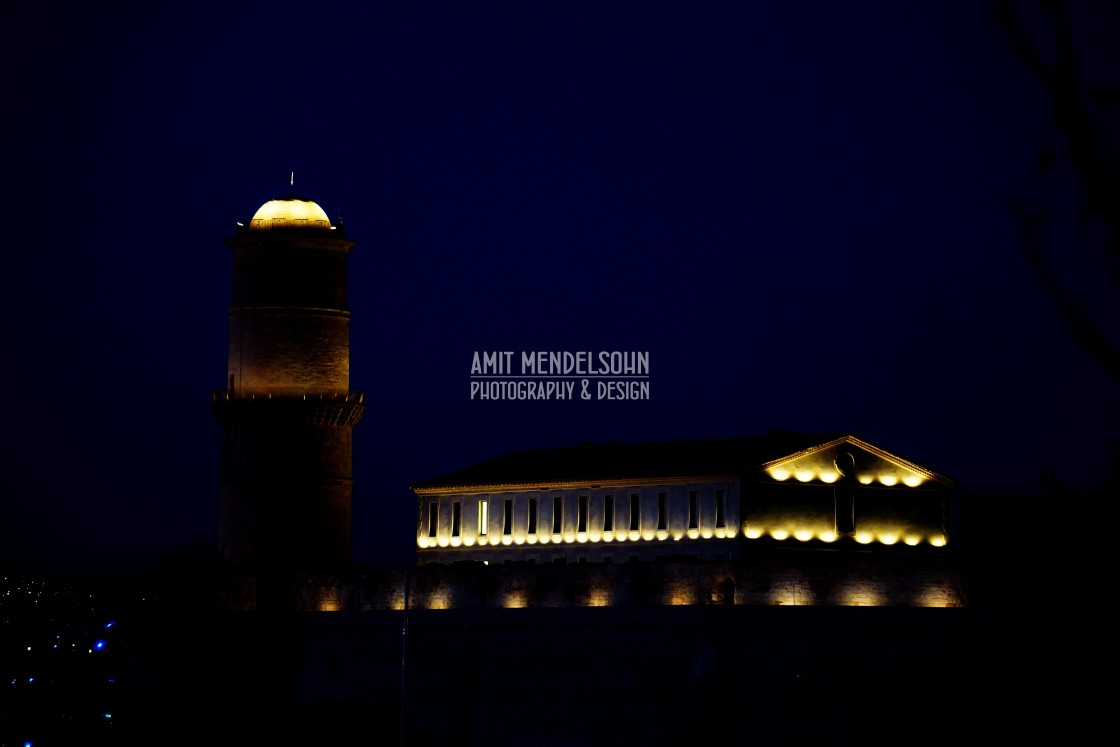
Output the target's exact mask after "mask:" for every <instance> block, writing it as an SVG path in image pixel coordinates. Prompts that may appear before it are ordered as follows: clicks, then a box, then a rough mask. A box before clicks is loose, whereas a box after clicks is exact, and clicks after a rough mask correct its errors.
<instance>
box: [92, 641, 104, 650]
mask: <svg viewBox="0 0 1120 747" xmlns="http://www.w3.org/2000/svg"><path fill="white" fill-rule="evenodd" d="M93 647H94V648H95V649H97V650H98V651H100V650H101V649H103V648H105V641H103V640H102V641H98V642H97V643H95V644H93Z"/></svg>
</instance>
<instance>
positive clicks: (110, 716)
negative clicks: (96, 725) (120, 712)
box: [105, 713, 113, 718]
mask: <svg viewBox="0 0 1120 747" xmlns="http://www.w3.org/2000/svg"><path fill="white" fill-rule="evenodd" d="M112 717H113V714H111V713H106V714H105V718H112Z"/></svg>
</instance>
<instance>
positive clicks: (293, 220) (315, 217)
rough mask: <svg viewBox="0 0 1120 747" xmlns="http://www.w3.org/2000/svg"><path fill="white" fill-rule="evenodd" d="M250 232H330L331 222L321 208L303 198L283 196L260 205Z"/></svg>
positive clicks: (250, 226)
mask: <svg viewBox="0 0 1120 747" xmlns="http://www.w3.org/2000/svg"><path fill="white" fill-rule="evenodd" d="M249 228H250V230H253V231H267V230H270V229H274V228H313V229H319V230H325V231H329V230H331V221H330V219H329V218H327V214H326V213H325V212H323V208H321V207H319V206H318V205H317V204H316V203H314V202H312V201H311V200H308V199H305V198H303V197H296V196H294V195H284V196H282V197H277V198H276V199H274V200H269V201H268V202H266V203H265V204H263V205H261V207H260V209H259V210H257V212H256V214H254V215H253V220H252V221H251V222H250V223H249Z"/></svg>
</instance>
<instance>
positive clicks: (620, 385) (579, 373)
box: [471, 350, 649, 400]
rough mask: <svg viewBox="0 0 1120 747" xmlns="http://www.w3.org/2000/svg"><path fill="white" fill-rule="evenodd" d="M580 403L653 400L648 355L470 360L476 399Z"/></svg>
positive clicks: (501, 354) (506, 354) (487, 354)
mask: <svg viewBox="0 0 1120 747" xmlns="http://www.w3.org/2000/svg"><path fill="white" fill-rule="evenodd" d="M518 364H520V365H519V366H518ZM577 387H578V388H577ZM576 398H579V399H583V400H590V399H631V400H634V399H649V352H648V351H618V350H612V351H607V350H604V351H600V352H598V353H593V352H588V351H584V350H581V351H578V352H570V351H566V350H564V351H555V350H554V351H544V350H536V351H529V352H521V354H520V355H519V356H518V355H515V353H514V351H512V350H488V351H478V350H476V351H475V352H474V356H473V357H472V358H471V399H479V400H498V399H550V400H551V399H576Z"/></svg>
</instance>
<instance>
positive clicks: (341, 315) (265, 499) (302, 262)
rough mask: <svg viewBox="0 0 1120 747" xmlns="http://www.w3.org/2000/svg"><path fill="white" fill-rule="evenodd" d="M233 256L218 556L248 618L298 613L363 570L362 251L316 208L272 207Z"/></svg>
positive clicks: (256, 219) (233, 244) (290, 201)
mask: <svg viewBox="0 0 1120 747" xmlns="http://www.w3.org/2000/svg"><path fill="white" fill-rule="evenodd" d="M226 244H227V245H228V246H229V248H230V249H231V250H232V254H233V283H232V299H231V303H230V308H229V365H228V377H227V381H226V386H225V388H224V389H222V390H217V391H215V392H214V393H213V397H212V409H213V412H214V414H215V416H216V417H217V419H218V421H219V422H220V423H221V425H222V469H221V508H220V518H219V527H220V529H219V548H220V551H221V554H222V557H223V559H224V560H225V561H226V567H227V569H228V570H229V571H230V572H231V573H232V574H233V577H234V578H236V579H239V583H240V587H239V588H240V591H239V592H237V597H238V599H237V601H236V604H237V605H238V606H245V607H250V608H261V609H263V608H272V607H287V606H288V605H289V602H290V597H289V594H290V583H291V580H292V577H293V575H295V574H299V573H317V572H335V571H339V570H342V569H345V568H346V567H347V566H349V565H350V562H351V506H352V486H351V483H352V475H353V472H352V439H353V429H354V426H355V425H356V424H357V422H358V421H359V420H360V419H361V417H362V414H363V413H364V411H365V407H364V405H363V404H362V394H361V393H360V392H351V391H350V312H349V310H348V308H347V262H348V255H349V253H350V250H351V249H353V248H354V246H355V243H354V242H353V241H349V240H347V239H346V238H345V235H344V231H343V227H342V226H341V225H338V226H333V225H331V222H330V220H329V219H328V218H327V215H326V213H324V212H323V210H322V208H320V207H319V205H317V204H316V203H314V202H312V201H311V200H308V199H305V198H302V197H296V196H294V195H284V196H281V197H277V198H276V199H273V200H269V201H268V202H266V203H265V204H264V205H263V206H261V208H260V209H259V210H257V212H256V214H255V215H254V216H253V218H252V220H251V221H250V222H249V224H248V225H244V224H241V223H239V224H238V229H237V231H236V233H235V234H234V235H233V236H230V237H229V238H227V239H226Z"/></svg>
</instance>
